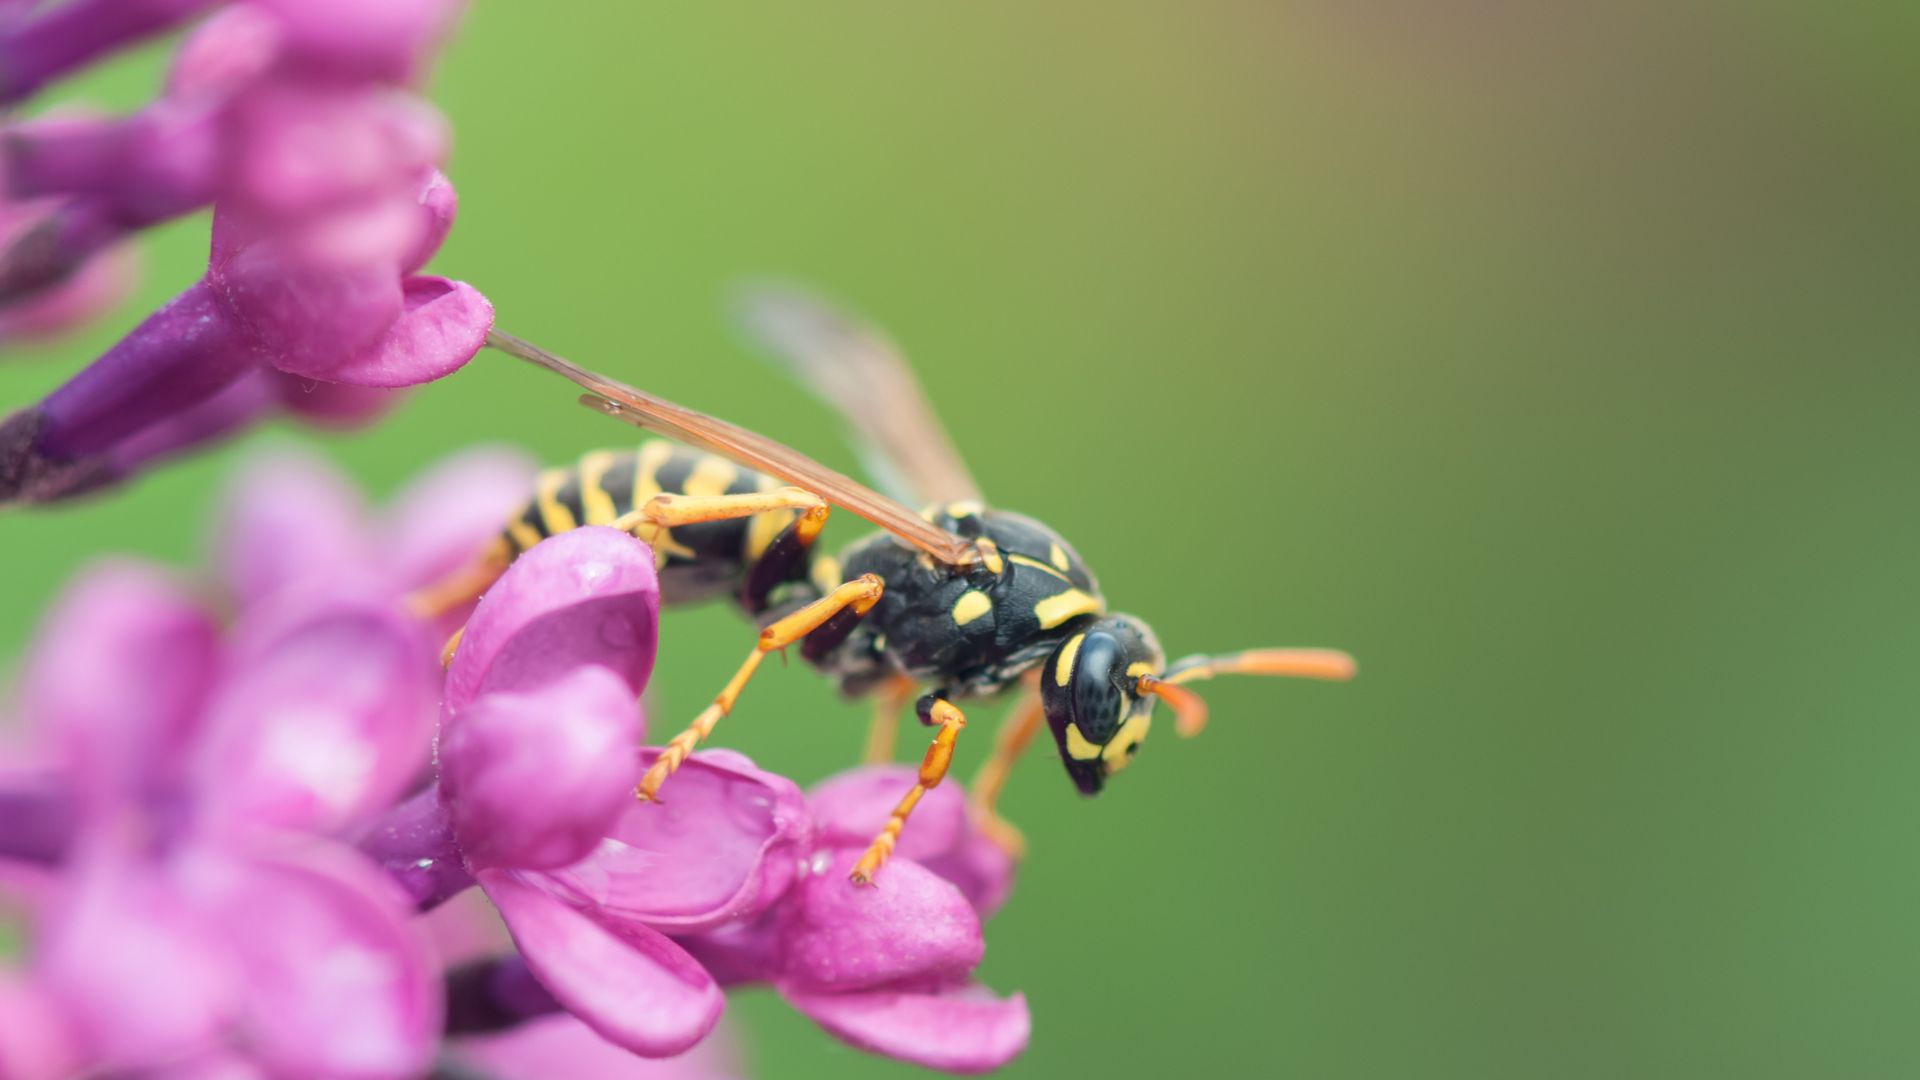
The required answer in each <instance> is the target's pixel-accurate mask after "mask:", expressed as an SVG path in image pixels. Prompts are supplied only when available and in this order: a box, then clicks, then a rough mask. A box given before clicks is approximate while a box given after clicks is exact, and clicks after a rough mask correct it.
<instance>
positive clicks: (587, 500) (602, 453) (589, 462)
mask: <svg viewBox="0 0 1920 1080" xmlns="http://www.w3.org/2000/svg"><path fill="white" fill-rule="evenodd" d="M616 460H618V458H617V457H616V456H615V455H614V453H613V451H611V450H595V451H594V452H593V453H591V454H588V455H587V456H585V457H583V458H581V459H580V507H581V509H583V510H585V511H586V514H587V524H589V525H606V524H609V523H611V522H612V521H613V519H614V518H617V517H619V516H620V512H619V511H618V510H616V509H614V506H613V496H611V495H609V494H607V489H606V487H605V485H603V484H602V483H601V480H602V478H603V477H605V476H606V475H607V470H608V469H610V468H612V467H613V463H614V462H615V461H616Z"/></svg>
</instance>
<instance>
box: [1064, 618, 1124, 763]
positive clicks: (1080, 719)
mask: <svg viewBox="0 0 1920 1080" xmlns="http://www.w3.org/2000/svg"><path fill="white" fill-rule="evenodd" d="M1119 659H1120V643H1119V642H1118V641H1116V640H1114V639H1113V637H1112V636H1111V635H1109V634H1097V633H1096V634H1088V635H1087V639H1086V641H1085V642H1083V643H1082V644H1081V646H1080V655H1079V656H1078V657H1077V658H1075V662H1074V670H1073V720H1074V723H1075V724H1077V725H1079V727H1080V734H1081V735H1083V736H1085V737H1086V739H1087V741H1088V742H1092V743H1098V744H1101V745H1105V743H1106V741H1107V740H1108V739H1111V738H1113V734H1114V732H1115V731H1118V730H1119V728H1120V708H1121V706H1122V704H1123V702H1122V701H1121V697H1120V690H1119V688H1118V687H1116V686H1115V685H1114V683H1113V679H1112V678H1110V677H1109V676H1110V674H1111V672H1112V670H1113V666H1114V664H1115V663H1116V662H1117V661H1118V660H1119Z"/></svg>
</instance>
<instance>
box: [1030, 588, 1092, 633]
mask: <svg viewBox="0 0 1920 1080" xmlns="http://www.w3.org/2000/svg"><path fill="white" fill-rule="evenodd" d="M1100 607H1101V605H1100V599H1099V597H1096V596H1088V595H1087V594H1086V593H1083V592H1081V591H1080V590H1079V589H1068V590H1067V591H1066V592H1063V593H1060V594H1059V595H1057V596H1049V597H1047V598H1046V599H1045V600H1042V601H1040V602H1039V603H1037V604H1035V605H1033V613H1034V615H1035V616H1037V617H1038V618H1039V620H1040V629H1042V630H1051V629H1053V628H1054V627H1056V626H1059V625H1060V624H1061V623H1063V622H1066V621H1067V620H1068V619H1071V618H1073V617H1075V616H1076V615H1091V614H1093V613H1094V612H1097V611H1099V610H1100Z"/></svg>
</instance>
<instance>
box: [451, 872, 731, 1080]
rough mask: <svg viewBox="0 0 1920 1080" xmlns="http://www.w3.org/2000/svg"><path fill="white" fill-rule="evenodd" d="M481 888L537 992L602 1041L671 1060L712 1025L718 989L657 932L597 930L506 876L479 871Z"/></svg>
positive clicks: (719, 1002) (586, 918)
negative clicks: (550, 996) (549, 995)
mask: <svg viewBox="0 0 1920 1080" xmlns="http://www.w3.org/2000/svg"><path fill="white" fill-rule="evenodd" d="M480 886H481V888H483V889H485V890H486V891H487V896H488V897H490V898H491V899H492V900H493V902H494V906H496V907H498V908H499V909H500V915H501V917H502V918H503V919H505V920H506V923H507V930H508V932H509V933H511V934H512V935H513V940H514V944H515V945H517V946H518V947H519V949H520V955H521V957H522V958H523V959H525V960H526V962H527V967H528V968H529V969H531V970H532V971H533V974H534V976H535V977H536V978H538V979H539V980H540V983H541V985H543V986H545V987H546V988H547V990H548V991H549V992H550V993H552V994H553V996H554V997H555V998H557V999H558V1000H559V1001H560V1003H561V1004H562V1005H564V1006H566V1008H567V1011H568V1012H571V1013H572V1014H573V1015H574V1016H577V1017H579V1018H580V1020H581V1021H583V1022H584V1023H585V1024H586V1025H587V1026H588V1027H591V1028H592V1029H593V1030H595V1031H597V1032H599V1033H600V1035H601V1036H603V1037H604V1038H606V1039H608V1040H610V1041H612V1042H614V1043H617V1044H618V1045H620V1046H624V1047H626V1048H627V1049H628V1050H631V1051H633V1052H634V1053H636V1054H639V1055H641V1056H642V1057H670V1056H672V1055H674V1054H678V1053H681V1052H683V1051H686V1050H688V1049H690V1048H691V1047H692V1046H693V1045H694V1044H695V1043H698V1042H699V1041H700V1040H701V1039H702V1038H704V1037H705V1036H706V1034H707V1032H709V1031H711V1030H713V1025H714V1024H715V1023H716V1022H718V1021H719V1019H720V1010H721V1008H722V1006H723V999H722V997H721V994H720V988H719V987H718V986H716V985H714V982H713V979H712V978H711V977H709V976H708V975H707V973H706V970H705V969H703V968H702V967H701V966H700V965H699V964H698V963H697V962H695V960H694V959H693V958H692V957H691V956H688V955H687V954H686V952H685V951H684V950H682V949H681V948H680V947H679V946H678V945H675V944H674V943H673V942H672V941H670V940H668V939H667V938H666V937H665V936H663V935H661V934H660V933H658V932H656V931H654V930H650V929H648V928H646V927H644V926H639V925H637V924H632V923H627V924H622V925H620V926H618V927H617V928H616V927H613V926H609V925H605V924H602V923H600V922H598V921H596V920H595V919H594V918H593V917H592V916H590V915H588V914H587V913H585V912H582V911H580V910H579V909H577V908H575V907H573V906H572V905H570V904H568V903H566V902H564V901H562V900H560V899H558V898H556V897H554V896H553V895H551V894H549V893H547V892H546V891H544V890H542V889H540V888H537V887H535V886H533V885H530V884H528V883H526V882H525V881H523V880H521V879H520V878H519V877H518V876H517V875H515V874H514V873H512V872H511V871H506V870H487V871H484V872H482V873H481V874H480Z"/></svg>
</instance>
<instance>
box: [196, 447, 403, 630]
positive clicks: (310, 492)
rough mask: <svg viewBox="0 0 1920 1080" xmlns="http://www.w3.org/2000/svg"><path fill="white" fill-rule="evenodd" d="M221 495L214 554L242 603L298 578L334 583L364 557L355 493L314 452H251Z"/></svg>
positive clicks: (352, 572)
mask: <svg viewBox="0 0 1920 1080" xmlns="http://www.w3.org/2000/svg"><path fill="white" fill-rule="evenodd" d="M224 501H225V506H224V508H223V511H222V513H221V515H220V523H219V525H218V526H217V531H216V533H215V536H216V537H217V543H218V544H219V554H218V557H217V558H216V559H215V560H214V561H215V564H216V566H217V567H218V569H219V573H220V575H221V577H223V578H224V579H225V580H226V584H227V591H228V593H229V594H230V595H231V596H232V597H233V598H234V600H235V601H236V604H237V606H238V607H239V608H241V609H242V610H245V609H247V608H249V607H251V606H253V605H254V604H256V603H258V602H260V601H261V600H264V599H265V598H266V597H268V596H271V595H273V594H274V593H276V592H279V591H280V590H282V589H285V588H288V587H290V586H294V585H299V584H301V583H302V582H307V583H313V582H321V583H326V582H335V583H339V579H340V578H341V577H342V576H347V577H352V576H354V575H355V574H356V573H357V570H358V568H359V567H361V566H363V565H366V564H367V563H369V562H370V561H371V559H370V556H371V555H372V552H371V551H370V550H369V541H370V539H371V538H370V537H367V536H365V535H364V534H363V533H362V531H361V525H360V523H361V521H362V519H363V518H364V517H365V515H366V508H365V507H364V506H363V505H362V504H361V500H360V493H359V491H358V490H357V489H356V488H355V487H354V486H353V485H352V484H351V483H349V482H348V481H347V478H346V477H344V476H342V475H341V474H340V472H339V470H337V469H335V468H334V467H333V466H332V465H331V464H329V463H328V462H327V460H326V459H325V458H322V457H320V456H319V455H318V454H314V453H310V452H307V451H303V450H298V449H294V448H284V449H279V450H274V451H269V452H267V453H265V454H262V455H258V456H255V457H252V458H250V459H249V460H248V462H247V463H246V464H245V465H244V466H243V467H242V468H241V470H240V473H239V475H238V476H237V477H236V478H235V479H234V480H233V481H232V482H230V483H229V485H228V489H227V497H226V499H225V500H224Z"/></svg>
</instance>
